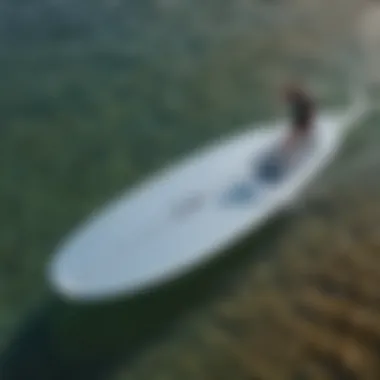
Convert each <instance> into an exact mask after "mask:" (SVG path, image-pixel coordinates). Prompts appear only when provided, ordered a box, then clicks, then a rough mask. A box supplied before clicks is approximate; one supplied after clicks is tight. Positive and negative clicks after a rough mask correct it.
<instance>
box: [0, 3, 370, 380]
mask: <svg viewBox="0 0 380 380" xmlns="http://www.w3.org/2000/svg"><path fill="white" fill-rule="evenodd" d="M54 4H55V5H53V3H51V4H50V3H48V2H46V4H45V5H43V6H42V5H37V3H36V4H32V3H30V2H29V3H28V4H22V3H19V4H18V5H13V3H10V2H4V4H2V7H3V8H4V9H3V10H4V12H0V13H1V15H2V16H1V17H3V18H4V19H6V22H4V23H2V28H3V33H0V34H1V36H2V37H1V38H2V40H1V41H2V45H1V50H0V57H1V58H0V78H1V84H2V85H1V90H0V107H1V121H2V123H1V126H0V128H1V129H0V134H1V138H0V154H1V160H0V167H1V175H2V182H1V185H0V205H1V210H2V213H1V215H0V218H1V219H0V223H1V226H2V228H1V229H0V252H1V254H0V268H1V269H0V270H1V272H2V273H1V276H0V281H1V286H0V347H2V348H3V350H5V351H4V352H5V356H3V357H4V358H5V357H7V358H9V361H8V363H7V365H6V368H7V370H8V369H9V370H10V371H11V372H9V373H12V374H13V375H12V376H11V375H9V373H7V372H4V373H3V376H4V377H2V378H4V379H6V378H7V376H8V375H9V377H8V378H9V379H16V378H23V379H24V378H25V373H29V376H30V373H32V372H33V373H36V374H38V376H39V378H40V379H50V378H54V379H60V378H62V379H66V378H70V379H74V378H78V379H79V378H81V379H83V378H91V379H93V378H95V373H96V374H97V375H98V376H99V377H103V378H105V377H106V374H107V373H108V371H109V370H110V369H112V368H113V365H114V364H115V361H116V362H117V361H118V360H119V355H121V356H122V357H123V360H125V358H126V357H131V358H132V357H133V355H135V354H136V350H137V349H138V348H140V349H141V348H142V347H143V346H145V342H147V341H150V340H151V339H153V338H155V337H157V336H160V334H161V335H162V334H164V332H165V331H167V329H170V326H172V325H173V324H174V325H175V322H176V321H177V320H179V319H180V316H181V315H184V314H185V315H186V313H188V312H189V310H193V309H194V308H197V307H198V305H199V304H207V302H208V301H207V300H208V297H212V294H215V293H218V292H219V291H220V289H222V288H223V284H224V283H226V282H227V283H228V281H227V278H229V276H230V275H227V274H226V273H227V272H228V273H230V272H231V273H234V272H233V271H231V270H230V268H231V265H232V264H234V265H235V266H236V267H237V268H240V267H241V266H244V264H243V263H244V258H245V257H246V256H247V255H248V256H250V253H251V250H253V249H254V247H256V246H255V245H253V246H252V245H250V244H259V243H257V242H255V243H249V244H248V245H247V246H245V248H244V249H243V248H241V251H242V252H243V253H242V254H241V257H242V258H241V261H240V259H238V258H237V257H238V256H239V255H238V254H237V253H236V252H234V254H233V255H232V258H233V260H232V261H231V259H230V261H227V262H226V261H221V262H220V263H219V264H217V265H216V264H215V265H216V266H213V267H211V268H208V269H207V270H206V272H204V273H206V274H203V277H202V280H200V278H198V277H196V278H191V279H189V280H186V281H185V283H184V284H178V287H177V286H176V287H175V288H174V289H171V290H167V291H166V290H165V292H164V293H158V294H155V295H148V296H147V298H146V299H145V298H144V299H143V300H139V301H138V302H137V301H136V302H137V303H136V304H135V301H133V302H132V304H133V305H131V304H130V303H129V301H128V302H126V303H125V304H123V305H122V306H120V305H109V306H105V307H104V310H102V311H101V310H96V312H94V310H93V309H91V308H90V309H89V310H83V309H82V308H79V309H78V308H76V307H74V308H72V307H71V306H69V307H68V306H67V305H62V303H60V302H59V301H58V300H56V299H55V298H54V297H53V299H51V298H50V295H48V289H47V287H46V283H45V279H44V269H45V263H46V260H47V259H48V258H49V256H50V255H51V253H52V252H53V251H54V248H55V246H56V244H57V242H58V241H59V240H60V239H61V238H62V236H64V235H65V234H66V233H67V232H68V231H70V229H71V228H72V227H73V226H74V225H76V224H77V223H78V222H79V221H80V220H82V218H84V217H85V216H86V215H87V214H88V213H89V212H90V211H92V210H93V209H94V208H95V207H97V206H99V205H101V204H102V203H103V202H104V201H106V200H108V199H109V198H110V197H112V196H114V195H115V194H116V193H118V192H119V191H120V190H122V189H124V188H125V187H127V186H129V185H130V184H132V183H135V182H136V181H138V180H139V179H141V178H142V177H144V176H145V175H146V174H148V173H150V172H152V171H154V170H156V169H157V168H160V167H162V166H163V165H165V164H166V163H168V162H170V161H172V160H174V159H176V158H177V157H179V156H181V155H183V154H185V153H187V152H190V151H192V150H193V149H194V148H195V147H197V146H198V145H200V144H205V143H207V142H208V141H211V140H213V139H214V138H215V137H219V136H220V135H223V134H224V133H227V132H230V131H232V130H235V129H237V128H239V126H242V125H244V123H248V122H249V123H250V122H253V121H259V120H262V119H266V118H268V117H271V116H273V114H275V113H278V109H277V108H276V105H275V102H274V101H273V99H274V94H273V88H272V86H273V83H272V82H271V80H272V78H273V77H274V74H273V73H275V72H276V70H279V68H281V62H283V61H286V59H285V58H286V57H285V58H284V52H282V51H281V49H280V48H279V47H276V46H275V44H274V43H273V39H274V38H275V37H276V35H278V33H279V32H280V31H278V30H274V29H273V30H274V31H273V33H272V32H271V31H272V29H270V30H269V29H268V25H267V24H266V23H265V22H263V23H260V25H259V26H256V25H255V24H254V23H252V25H251V24H250V23H249V22H247V23H244V25H243V26H244V27H243V26H242V24H241V23H239V22H238V20H239V16H238V15H239V12H240V14H241V15H243V14H244V17H245V19H248V15H249V14H250V13H247V12H245V10H244V7H243V5H242V8H241V9H240V10H239V9H238V8H237V9H235V10H234V16H233V17H232V16H231V17H230V16H228V15H229V14H230V10H228V6H227V5H226V4H225V5H223V6H222V5H220V10H219V13H218V12H215V6H213V5H212V3H211V2H210V3H207V4H208V5H207V6H206V5H204V6H199V4H198V5H196V4H194V5H193V6H192V7H190V8H189V9H183V8H181V7H179V6H178V4H177V5H175V4H176V3H175V2H173V4H171V5H169V6H168V5H166V6H167V8H164V5H163V3H159V2H149V3H146V4H145V5H138V4H135V5H134V4H132V3H125V4H124V3H123V4H121V2H117V1H115V2H110V3H109V4H108V3H107V5H106V3H103V2H96V4H95V3H93V2H91V5H90V3H89V4H86V3H85V2H82V3H81V4H82V5H81V7H76V6H75V7H74V6H72V7H71V6H70V4H68V3H62V2H56V3H54ZM159 4H161V5H159ZM204 4H206V3H204ZM223 4H224V3H223ZM41 7H42V8H41ZM74 9H75V11H74ZM194 19H196V20H197V23H194ZM258 28H260V29H258ZM276 33H277V34H276ZM282 60H283V61H282ZM317 71H318V70H317ZM322 71H323V70H322ZM324 75H325V76H326V75H327V74H326V73H324ZM328 75H331V78H330V79H331V80H329V81H327V82H328V83H329V84H330V87H329V88H328V89H327V90H325V91H327V92H328V96H327V97H325V100H326V102H328V103H336V102H340V101H341V100H342V93H343V92H344V91H343V89H342V88H343V86H342V85H341V83H342V81H343V79H342V78H340V77H339V75H338V74H337V73H336V72H333V73H332V74H328ZM332 83H336V85H335V86H334V85H332ZM327 87H328V86H327ZM333 90H334V91H333ZM327 98H328V99H327ZM374 134H375V135H376V118H375V119H374V120H372V121H368V123H367V125H366V127H365V128H363V129H361V130H360V132H357V133H356V134H355V137H353V140H351V142H350V144H349V147H348V148H347V150H348V151H349V152H350V153H349V154H350V157H351V156H353V155H355V154H357V155H358V154H361V152H362V150H363V146H364V147H366V148H365V150H367V151H368V150H370V151H374V150H375V149H377V146H376V143H375V142H373V143H372V145H371V141H374ZM373 154H374V153H373ZM374 155H375V154H374ZM371 157H372V156H371ZM371 159H372V158H371ZM334 170H336V173H339V172H340V167H338V166H337V167H336V169H334ZM334 173H335V172H334ZM260 244H263V243H260ZM227 268H228V271H227ZM213 271H214V272H215V273H216V274H215V275H214V274H213V275H211V273H214V272H213ZM237 271H239V270H238V269H237ZM213 276H215V277H213ZM225 276H227V278H226V277H225ZM231 276H232V274H231ZM211 278H213V280H212V281H211V280H210V279H211ZM199 284H202V287H205V288H208V289H209V291H205V292H204V293H205V294H204V296H205V297H199V291H195V290H194V289H195V288H196V286H199ZM202 293H203V292H202ZM151 297H152V298H151ZM190 300H191V302H190ZM140 301H141V303H140ZM41 304H42V305H43V306H40V305H41ZM163 304H164V305H165V307H163V306H162V305H163ZM152 305H153V306H152ZM31 308H32V309H33V308H37V315H36V316H34V315H33V316H30V317H29V314H30V309H31ZM162 308H163V309H162ZM131 310H134V311H133V315H132V316H131V315H130V313H131ZM159 311H161V312H160V313H158V312H159ZM155 313H158V314H159V317H157V318H155V317H156V315H155ZM94 315H97V317H96V318H95V317H94ZM143 316H144V318H142V317H143ZM145 316H148V317H149V318H147V319H145ZM152 316H153V317H154V318H153V321H152ZM103 318H104V319H105V320H107V318H109V322H107V323H104V324H103V322H102V319H103ZM124 318H125V320H127V321H128V323H124ZM157 320H159V322H157ZM24 321H26V322H24ZM137 321H138V322H139V323H140V322H141V325H139V326H140V327H138V328H136V329H135V324H136V323H137ZM90 322H92V325H91V326H89V325H88V324H89V323H90ZM152 324H153V325H154V324H155V325H154V328H152V329H150V328H149V329H148V327H151V326H152ZM100 325H102V326H104V325H105V326H106V327H107V328H105V330H104V331H103V333H104V334H103V335H102V334H100V331H99V329H100V327H99V326H100ZM19 326H24V328H23V330H22V331H21V332H20V334H18V331H19ZM84 326H86V327H87V328H86V329H85V328H84ZM112 326H114V327H115V329H114V330H112V329H111V330H110V329H109V327H112ZM121 326H123V327H124V328H125V331H123V333H122V332H121ZM65 329H68V331H67V333H66V332H65V333H64V332H63V331H66V330H65ZM79 332H80V333H81V334H79ZM95 332H96V333H95ZM131 332H133V334H132V336H133V339H132V338H130V337H131ZM82 333H83V335H82ZM18 337H19V338H18ZM126 337H128V339H127V338H126ZM13 338H15V340H14V339H13ZM64 338H65V339H64ZM66 338H67V339H66ZM129 339H130V340H129ZM126 341H127V343H128V344H127V346H126V347H125V346H124V344H125V343H126ZM57 342H58V343H57ZM73 342H74V343H73ZM57 344H58V346H57ZM52 347H53V348H52ZM90 348H91V349H90ZM84 352H87V353H88V355H89V356H86V355H85V356H84V357H83V353H84ZM8 355H9V356H8ZM91 355H94V356H91ZM92 357H95V358H96V359H97V364H98V365H97V366H95V367H94V365H93V362H90V361H88V360H90V359H91V358H92ZM89 358H90V359H89ZM100 359H103V360H100ZM20 363H24V364H20ZM4 371H5V370H4ZM19 371H21V372H19ZM28 371H29V372H28ZM16 373H18V376H19V377H16V376H15V374H16ZM36 376H37V375H36Z"/></svg>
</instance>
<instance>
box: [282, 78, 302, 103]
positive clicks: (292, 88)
mask: <svg viewBox="0 0 380 380" xmlns="http://www.w3.org/2000/svg"><path fill="white" fill-rule="evenodd" d="M299 92H300V85H299V84H298V83H296V82H290V83H288V84H286V85H285V86H284V90H283V93H284V97H285V99H287V100H290V99H292V98H293V97H294V95H297V94H298V93H299Z"/></svg>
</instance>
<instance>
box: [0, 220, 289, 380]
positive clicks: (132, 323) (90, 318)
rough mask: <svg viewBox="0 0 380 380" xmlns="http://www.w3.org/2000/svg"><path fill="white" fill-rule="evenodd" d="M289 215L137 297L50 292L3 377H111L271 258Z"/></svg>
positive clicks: (8, 355)
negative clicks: (91, 300)
mask: <svg viewBox="0 0 380 380" xmlns="http://www.w3.org/2000/svg"><path fill="white" fill-rule="evenodd" d="M286 220H289V216H287V215H285V214H284V215H280V216H278V217H277V218H276V219H275V220H273V221H272V222H270V223H268V225H267V226H266V227H264V228H263V229H262V230H261V231H260V232H259V233H256V234H251V235H250V236H248V237H247V238H245V239H243V240H242V241H241V242H240V243H239V244H238V245H234V248H231V249H227V250H225V252H223V253H222V254H220V255H219V257H217V258H216V259H213V260H210V261H209V262H208V263H207V264H205V265H203V266H201V267H198V268H197V269H196V270H194V271H192V272H191V273H190V274H188V275H186V276H184V277H182V278H180V279H179V280H176V281H174V282H172V283H170V284H168V285H165V286H161V287H160V288H156V289H155V290H153V291H150V292H146V293H145V294H142V295H139V296H137V297H133V298H130V299H124V300H120V299H118V300H117V301H109V302H105V303H103V304H97V305H95V304H94V305H90V304H88V305H79V304H77V305H75V304H72V303H67V302H65V301H63V300H60V299H58V298H57V297H55V296H51V298H50V299H49V300H47V301H46V302H45V304H44V305H42V306H41V307H40V308H39V310H38V311H37V313H35V314H34V315H33V316H29V317H28V318H26V321H25V322H24V324H23V325H22V326H21V328H20V329H19V331H18V333H17V334H16V336H15V337H14V339H13V340H12V341H11V342H10V344H9V345H8V347H7V349H6V350H5V352H4V353H3V355H2V357H1V358H0V374H1V379H2V380H21V379H22V380H25V379H39V380H66V379H67V380H69V379H70V380H75V379H78V380H79V379H81V380H83V379H107V377H108V375H109V374H110V373H111V372H112V371H113V369H114V368H117V366H118V364H119V363H123V364H125V363H126V362H128V361H130V360H133V358H134V357H136V355H138V353H139V352H141V350H143V349H144V348H145V347H147V346H148V345H149V344H152V343H154V341H157V340H158V339H160V337H162V336H163V335H164V334H165V333H167V332H169V330H171V329H174V328H175V327H176V324H178V323H180V321H181V317H183V316H185V315H186V313H188V312H189V311H191V310H194V309H195V308H197V307H201V306H202V305H204V304H205V303H207V301H209V300H211V299H213V298H215V297H218V295H219V294H221V292H222V290H223V289H224V288H225V287H227V286H228V285H229V284H231V282H232V281H233V280H234V279H235V278H236V277H237V276H239V275H241V270H242V268H245V267H246V266H247V265H246V264H247V263H248V262H250V263H252V260H255V261H256V260H262V259H265V256H263V253H264V252H268V251H269V250H268V249H265V248H266V247H267V246H268V245H270V244H273V243H274V241H275V240H276V239H274V237H275V236H276V234H278V233H279V232H280V231H281V229H282V227H283V226H284V225H285V221H286Z"/></svg>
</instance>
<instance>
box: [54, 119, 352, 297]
mask: <svg viewBox="0 0 380 380" xmlns="http://www.w3.org/2000/svg"><path fill="white" fill-rule="evenodd" d="M353 118H354V115H350V114H349V113H347V114H346V113H339V112H330V113H325V114H322V115H320V117H319V118H318V120H317V124H316V125H317V128H316V129H315V132H314V134H313V136H312V144H311V145H309V146H308V149H300V150H299V151H297V154H295V156H294V157H293V158H292V159H290V160H287V161H286V165H285V166H284V168H285V169H286V170H285V169H284V172H283V173H282V174H281V175H279V176H278V177H277V178H275V180H273V178H269V177H268V176H267V175H265V173H264V175H263V169H262V168H263V165H265V160H269V161H270V159H269V158H268V157H271V156H270V155H269V156H268V154H269V153H270V154H272V157H275V152H276V149H277V148H276V147H278V146H279V144H280V143H281V141H282V140H283V139H284V137H285V134H286V133H287V128H286V123H285V121H284V122H281V121H279V122H277V123H273V124H267V125H261V126H260V125H259V126H255V127H254V128H252V129H247V130H246V131H245V132H241V133H240V134H238V135H237V136H233V137H231V138H226V139H225V140H221V141H218V142H216V143H215V144H214V145H213V146H211V147H207V148H205V149H202V150H200V151H198V152H196V153H195V154H194V155H193V156H192V157H189V158H186V159H184V160H182V161H181V162H179V163H178V164H177V165H174V166H172V167H170V168H167V169H165V170H164V171H162V172H160V173H158V174H156V175H155V176H153V177H151V178H150V179H149V180H147V181H146V182H144V183H142V184H141V185H139V186H137V187H135V188H134V189H132V190H130V191H127V192H126V193H125V194H124V195H122V196H121V197H120V198H119V199H116V200H115V201H114V202H111V203H110V204H109V205H106V207H104V208H103V209H101V210H100V211H97V212H95V213H94V214H93V215H92V216H91V217H90V218H89V219H88V220H87V221H86V222H85V223H84V224H83V225H82V226H80V227H79V228H78V229H77V230H75V231H74V232H73V233H72V234H71V235H70V236H69V237H68V238H66V239H65V240H64V241H62V243H61V244H60V246H59V247H58V249H57V251H56V252H55V253H54V255H53V258H52V260H51V262H50V263H49V265H48V279H49V282H50V284H51V286H52V288H53V289H54V290H55V291H56V292H58V293H59V294H61V295H63V296H64V297H66V298H68V299H71V300H77V301H83V302H85V301H96V300H101V299H107V298H114V297H118V296H126V295H131V294H134V293H137V292H140V291H144V290H146V289H147V288H150V287H154V286H155V285H158V284H161V283H163V282H167V281H170V280H172V279H175V278H177V277H178V276H180V275H181V274H184V273H186V272H187V271H189V270H191V269H193V268H195V267H196V266H197V265H200V264H201V263H202V262H204V261H206V260H209V259H210V258H212V257H213V256H214V255H216V254H217V253H218V252H219V251H220V250H221V249H225V248H227V247H228V246H230V245H232V244H233V243H234V242H236V241H237V240H239V239H240V238H242V237H243V236H244V235H245V234H247V233H250V232H252V231H254V230H255V228H258V227H259V226H261V225H262V224H263V223H265V221H266V220H268V218H270V217H271V216H272V215H273V214H275V213H276V212H278V211H280V210H281V209H282V208H283V207H284V206H285V205H286V204H287V203H289V202H290V201H292V200H293V199H294V198H295V197H296V196H297V195H298V194H299V193H300V191H302V189H303V188H304V187H305V186H306V185H307V184H308V182H309V181H310V180H311V179H312V178H313V177H314V176H315V175H316V174H317V173H318V172H319V171H320V170H321V169H322V168H323V167H325V166H326V164H327V163H328V162H329V160H330V159H331V157H332V155H333V154H334V153H335V152H336V151H337V148H338V145H339V144H340V142H341V141H342V139H343V135H344V133H343V131H344V126H345V125H346V124H347V123H349V122H350V121H352V119H353ZM268 152H269V153H268ZM259 163H260V165H261V168H260V165H259ZM266 163H268V161H267V162H266ZM266 174H268V173H266Z"/></svg>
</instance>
